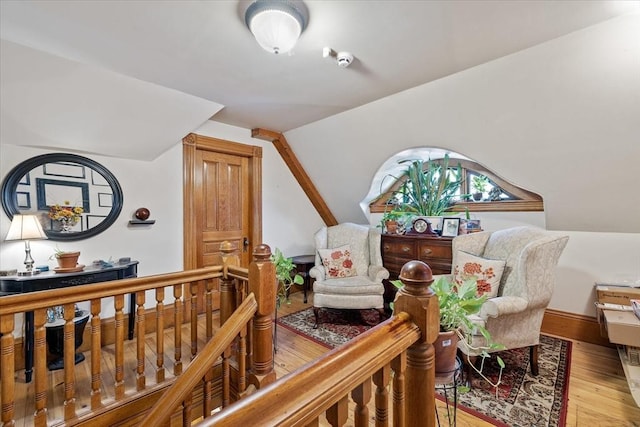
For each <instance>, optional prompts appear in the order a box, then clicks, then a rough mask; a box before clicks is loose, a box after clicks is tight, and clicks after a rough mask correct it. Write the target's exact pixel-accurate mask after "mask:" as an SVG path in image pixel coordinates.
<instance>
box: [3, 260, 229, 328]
mask: <svg viewBox="0 0 640 427" xmlns="http://www.w3.org/2000/svg"><path fill="white" fill-rule="evenodd" d="M221 276H222V267H221V266H216V267H205V268H199V269H196V270H187V271H178V272H175V273H166V274H158V275H154V276H145V277H136V278H131V279H123V280H114V281H110V282H101V283H92V284H88V285H78V286H72V287H68V288H60V289H55V290H44V291H37V292H29V293H24V294H15V295H7V296H3V297H2V304H1V305H0V316H2V315H8V314H16V313H22V312H25V311H33V310H37V309H41V308H48V307H52V306H55V305H63V304H68V303H75V302H77V301H86V300H92V299H97V298H107V297H112V296H114V295H124V294H130V293H134V292H139V291H146V290H150V289H156V288H161V287H167V286H173V285H177V284H181V283H192V282H197V281H200V280H208V279H212V278H217V277H221ZM80 294H81V295H82V297H81V298H78V295H80Z"/></svg>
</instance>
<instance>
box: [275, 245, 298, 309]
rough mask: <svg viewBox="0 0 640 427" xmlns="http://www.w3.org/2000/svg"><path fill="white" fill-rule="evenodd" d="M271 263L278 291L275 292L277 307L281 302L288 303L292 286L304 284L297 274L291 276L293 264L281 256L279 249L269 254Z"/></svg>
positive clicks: (289, 259)
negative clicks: (274, 270) (274, 268)
mask: <svg viewBox="0 0 640 427" xmlns="http://www.w3.org/2000/svg"><path fill="white" fill-rule="evenodd" d="M271 262H273V264H274V265H275V267H276V279H278V289H277V292H276V304H277V305H278V307H279V306H280V304H281V303H282V302H283V301H286V302H287V303H289V302H290V301H289V290H290V289H291V286H293V285H294V284H296V285H302V284H304V279H303V278H302V276H301V275H299V274H297V273H296V274H293V275H292V274H291V272H292V271H293V269H294V268H296V266H295V264H294V263H293V261H292V260H291V258H287V257H285V256H284V255H283V254H282V251H280V249H278V248H276V249H275V252H274V253H273V254H271Z"/></svg>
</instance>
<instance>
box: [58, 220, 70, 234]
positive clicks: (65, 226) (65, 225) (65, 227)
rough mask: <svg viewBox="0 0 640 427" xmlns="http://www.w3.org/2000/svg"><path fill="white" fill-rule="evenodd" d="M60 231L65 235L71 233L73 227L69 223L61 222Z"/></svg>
mask: <svg viewBox="0 0 640 427" xmlns="http://www.w3.org/2000/svg"><path fill="white" fill-rule="evenodd" d="M60 231H61V232H63V233H70V232H71V225H70V224H69V222H68V221H60Z"/></svg>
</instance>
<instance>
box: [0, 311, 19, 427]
mask: <svg viewBox="0 0 640 427" xmlns="http://www.w3.org/2000/svg"><path fill="white" fill-rule="evenodd" d="M14 328H15V320H14V314H6V315H3V316H0V334H2V337H0V357H1V358H2V372H1V373H0V375H1V376H2V381H1V384H0V390H1V391H2V396H1V399H2V425H3V426H6V427H13V426H14V425H15V420H14V418H13V417H14V415H15V413H14V411H15V400H14V392H15V386H16V379H15V376H14V372H15V350H14V349H15V338H14V336H13V329H14Z"/></svg>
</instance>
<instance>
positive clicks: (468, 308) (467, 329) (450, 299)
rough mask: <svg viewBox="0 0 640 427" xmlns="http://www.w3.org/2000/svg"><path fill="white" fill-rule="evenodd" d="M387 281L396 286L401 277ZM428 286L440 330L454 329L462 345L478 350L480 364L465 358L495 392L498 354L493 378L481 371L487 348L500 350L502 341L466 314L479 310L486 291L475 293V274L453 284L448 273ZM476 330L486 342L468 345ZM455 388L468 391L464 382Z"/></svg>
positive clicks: (500, 377)
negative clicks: (480, 293)
mask: <svg viewBox="0 0 640 427" xmlns="http://www.w3.org/2000/svg"><path fill="white" fill-rule="evenodd" d="M391 283H393V285H394V286H395V287H396V288H398V289H399V288H401V287H402V286H403V285H402V281H400V280H393V281H392V282H391ZM430 288H431V290H432V291H433V292H434V293H435V295H436V296H437V297H438V307H439V309H440V331H441V332H448V331H455V332H456V334H457V335H458V337H459V338H460V342H461V343H463V344H462V345H464V346H467V348H469V349H470V350H472V351H473V352H474V353H475V352H480V354H479V355H478V357H480V358H481V361H480V367H479V368H478V367H476V365H475V364H474V363H471V360H470V357H469V355H468V354H467V356H466V357H467V362H468V364H469V366H471V367H472V369H473V370H474V371H476V372H477V373H478V374H479V375H480V376H481V377H482V378H483V379H484V380H485V381H487V382H488V383H489V384H491V386H492V387H494V389H495V390H496V395H497V392H498V386H499V385H500V383H501V382H502V371H503V369H504V368H505V364H504V361H503V360H502V358H501V357H500V356H496V360H497V362H498V366H500V374H499V375H498V379H497V381H496V382H495V383H494V382H492V381H491V380H490V379H489V378H488V377H487V376H485V375H484V374H483V369H484V363H485V360H486V359H488V358H490V357H491V356H490V354H489V350H501V349H504V348H505V347H504V345H502V344H497V343H494V342H493V340H492V339H491V334H490V333H489V331H488V330H487V329H486V328H485V327H484V326H482V325H478V324H476V323H474V322H473V321H472V320H471V319H470V318H469V316H470V315H472V314H477V313H478V312H480V309H481V308H482V305H483V304H484V303H485V301H486V300H487V295H481V296H479V295H478V294H477V282H476V279H475V278H470V279H469V280H466V281H465V282H463V283H461V284H457V283H454V282H452V281H451V279H450V278H449V277H448V276H440V277H438V278H437V279H436V280H435V281H434V282H433V284H432V285H431V287H430ZM472 331H478V332H479V333H480V334H481V335H482V336H483V337H484V339H485V342H486V345H485V346H483V347H481V348H476V347H473V346H472V345H471V336H470V334H471V332H472ZM458 390H459V391H461V392H465V391H469V387H468V386H460V387H459V388H458Z"/></svg>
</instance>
